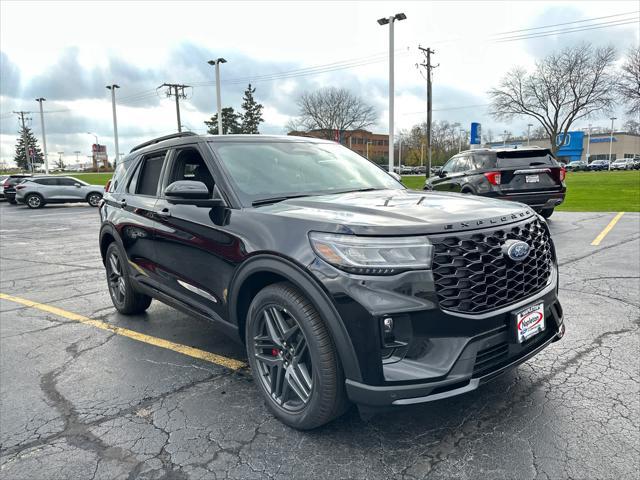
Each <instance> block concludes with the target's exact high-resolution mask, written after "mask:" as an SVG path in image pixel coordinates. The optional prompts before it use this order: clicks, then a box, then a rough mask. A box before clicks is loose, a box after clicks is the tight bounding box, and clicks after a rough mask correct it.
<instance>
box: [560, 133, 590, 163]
mask: <svg viewBox="0 0 640 480" xmlns="http://www.w3.org/2000/svg"><path fill="white" fill-rule="evenodd" d="M583 141H584V132H567V133H566V135H564V134H562V133H561V134H559V135H558V136H557V137H556V145H557V146H558V150H557V151H556V156H558V157H564V158H565V159H566V160H569V161H572V160H580V158H581V157H582V144H583Z"/></svg>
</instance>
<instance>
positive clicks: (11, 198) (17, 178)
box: [0, 173, 32, 205]
mask: <svg viewBox="0 0 640 480" xmlns="http://www.w3.org/2000/svg"><path fill="white" fill-rule="evenodd" d="M31 177H32V175H31V174H30V173H13V174H11V175H7V177H6V178H5V179H4V182H3V183H2V197H3V198H6V199H7V202H9V203H11V204H12V205H15V204H16V203H18V202H17V201H16V185H18V184H19V183H20V182H24V181H25V180H27V179H29V178H31ZM2 197H0V198H2Z"/></svg>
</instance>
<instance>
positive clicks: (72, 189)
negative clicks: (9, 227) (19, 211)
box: [16, 176, 104, 208]
mask: <svg viewBox="0 0 640 480" xmlns="http://www.w3.org/2000/svg"><path fill="white" fill-rule="evenodd" d="M103 195H104V186H102V185H89V184H88V183H86V182H83V181H82V180H78V179H77V178H74V177H61V176H42V177H33V178H30V179H28V180H25V181H24V182H22V183H20V184H19V185H16V201H17V202H18V203H24V204H26V205H27V206H28V207H29V208H40V207H43V206H44V205H46V204H47V203H77V202H88V203H89V205H91V206H92V207H97V206H98V205H99V204H100V200H102V196H103Z"/></svg>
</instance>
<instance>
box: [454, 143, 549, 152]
mask: <svg viewBox="0 0 640 480" xmlns="http://www.w3.org/2000/svg"><path fill="white" fill-rule="evenodd" d="M540 150H549V149H548V148H545V147H539V146H537V145H530V146H527V147H520V148H513V147H502V148H499V147H495V148H486V147H483V148H474V149H473V150H463V151H461V152H460V153H482V152H485V153H498V152H527V151H540Z"/></svg>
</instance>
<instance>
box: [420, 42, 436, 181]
mask: <svg viewBox="0 0 640 480" xmlns="http://www.w3.org/2000/svg"><path fill="white" fill-rule="evenodd" d="M418 49H419V50H420V51H421V52H422V54H423V55H424V56H425V58H426V59H427V61H426V62H422V63H421V64H420V66H421V67H422V68H426V69H427V158H428V161H429V168H428V169H427V177H429V176H430V175H431V120H432V117H431V104H432V99H431V81H432V77H431V71H432V70H433V69H434V68H436V67H437V66H438V65H435V66H434V65H431V54H435V53H436V52H435V51H434V50H431V48H429V47H427V48H423V47H422V46H420V45H418Z"/></svg>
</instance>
